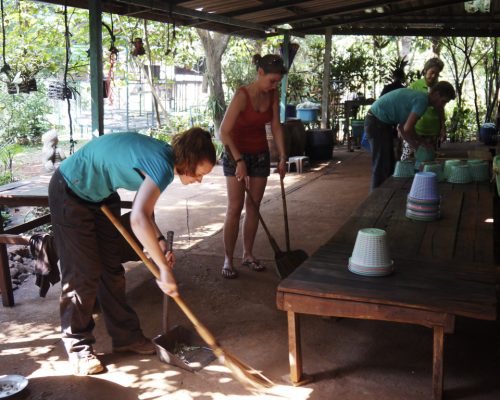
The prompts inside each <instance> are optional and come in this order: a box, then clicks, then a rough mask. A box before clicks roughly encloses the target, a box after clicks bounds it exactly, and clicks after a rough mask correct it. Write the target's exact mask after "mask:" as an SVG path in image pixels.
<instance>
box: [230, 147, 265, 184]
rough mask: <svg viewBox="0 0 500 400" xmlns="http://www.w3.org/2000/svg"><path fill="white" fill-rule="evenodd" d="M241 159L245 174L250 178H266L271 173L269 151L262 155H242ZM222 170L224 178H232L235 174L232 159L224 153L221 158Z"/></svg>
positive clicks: (234, 164) (234, 165)
mask: <svg viewBox="0 0 500 400" xmlns="http://www.w3.org/2000/svg"><path fill="white" fill-rule="evenodd" d="M241 158H243V160H244V161H245V164H246V166H247V174H248V176H250V177H262V178H265V177H268V176H269V174H270V172H271V157H270V155H269V151H263V152H262V153H251V154H249V153H243V154H242V155H241ZM222 168H223V171H224V176H234V174H235V173H236V163H235V162H234V161H233V158H232V157H229V156H228V154H227V153H225V152H224V155H223V156H222Z"/></svg>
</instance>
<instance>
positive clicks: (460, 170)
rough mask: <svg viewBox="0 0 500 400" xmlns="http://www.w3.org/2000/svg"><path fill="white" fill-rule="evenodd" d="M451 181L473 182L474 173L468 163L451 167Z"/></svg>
mask: <svg viewBox="0 0 500 400" xmlns="http://www.w3.org/2000/svg"><path fill="white" fill-rule="evenodd" d="M448 182H450V183H471V182H472V175H471V171H470V166H469V165H468V164H459V165H454V166H452V167H451V172H450V174H449V176H448Z"/></svg>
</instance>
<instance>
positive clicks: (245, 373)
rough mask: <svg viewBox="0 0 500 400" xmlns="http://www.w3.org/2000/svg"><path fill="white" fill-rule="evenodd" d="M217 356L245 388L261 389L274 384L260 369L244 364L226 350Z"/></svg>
mask: <svg viewBox="0 0 500 400" xmlns="http://www.w3.org/2000/svg"><path fill="white" fill-rule="evenodd" d="M219 350H220V349H219ZM218 357H219V360H220V361H221V362H222V363H223V364H224V365H225V366H226V367H228V368H229V369H230V370H231V372H232V373H233V375H234V377H235V378H236V379H237V380H238V381H239V382H240V383H241V384H242V385H243V386H245V387H246V388H248V389H258V390H262V389H265V388H269V387H271V386H273V385H274V383H273V382H272V381H271V380H270V379H269V378H267V377H266V376H264V375H263V374H262V373H261V372H260V371H257V370H256V369H254V368H252V367H250V366H248V365H246V364H245V363H244V362H243V361H241V360H239V359H237V358H236V357H234V356H233V355H231V354H229V353H227V352H226V351H223V352H222V354H219V355H218Z"/></svg>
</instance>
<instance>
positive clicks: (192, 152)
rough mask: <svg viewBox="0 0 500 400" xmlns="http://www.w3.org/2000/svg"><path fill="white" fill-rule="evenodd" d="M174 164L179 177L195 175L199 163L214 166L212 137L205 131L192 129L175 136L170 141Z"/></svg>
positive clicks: (214, 154)
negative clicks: (205, 162) (203, 162)
mask: <svg viewBox="0 0 500 400" xmlns="http://www.w3.org/2000/svg"><path fill="white" fill-rule="evenodd" d="M172 148H173V150H174V160H175V161H174V164H175V168H176V170H177V173H178V174H180V175H189V176H195V175H196V167H197V166H198V164H199V163H200V162H201V161H208V162H209V163H210V164H212V165H215V163H216V161H217V157H216V153H215V146H214V144H213V143H212V137H211V136H210V133H209V132H207V131H206V130H204V129H202V128H199V127H193V128H191V129H188V130H187V131H184V132H182V133H179V134H177V135H175V136H174V137H173V139H172Z"/></svg>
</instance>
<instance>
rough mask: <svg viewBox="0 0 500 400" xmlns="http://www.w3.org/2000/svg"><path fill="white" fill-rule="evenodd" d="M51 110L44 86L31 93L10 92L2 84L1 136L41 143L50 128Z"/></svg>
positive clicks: (6, 138) (21, 141) (0, 108)
mask: <svg viewBox="0 0 500 400" xmlns="http://www.w3.org/2000/svg"><path fill="white" fill-rule="evenodd" d="M50 111H51V106H50V105H49V103H48V102H47V97H46V94H45V92H44V90H43V86H42V85H40V87H39V90H38V91H37V92H31V93H29V94H23V93H20V94H8V93H7V90H6V88H5V85H2V84H0V137H2V138H3V140H4V141H5V140H7V141H16V142H19V143H22V144H37V143H40V141H41V137H42V135H43V134H44V133H45V132H46V131H47V130H48V129H49V128H50V124H49V122H48V121H47V119H46V115H47V114H48V113H49V112H50Z"/></svg>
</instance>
